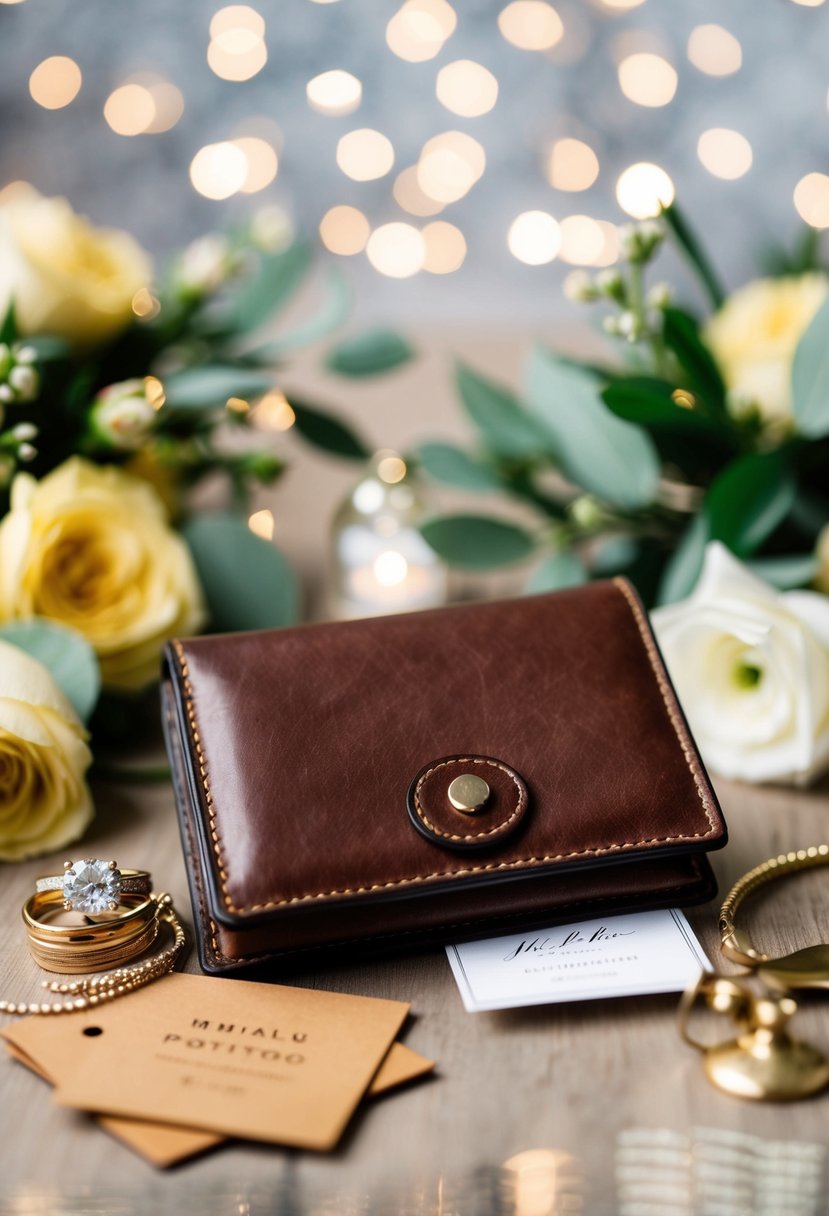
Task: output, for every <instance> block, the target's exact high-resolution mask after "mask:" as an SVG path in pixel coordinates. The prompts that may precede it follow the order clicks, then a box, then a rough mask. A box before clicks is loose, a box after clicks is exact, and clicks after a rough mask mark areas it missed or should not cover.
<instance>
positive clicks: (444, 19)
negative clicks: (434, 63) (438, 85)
mask: <svg viewBox="0 0 829 1216" xmlns="http://www.w3.org/2000/svg"><path fill="white" fill-rule="evenodd" d="M457 23H458V18H457V16H456V14H455V10H454V9H453V8H452V6H451V5H450V4H448V3H447V0H406V3H405V4H404V5H403V7H402V8H399V9H398V10H397V12H396V13H395V14H394V16H393V17H392V18H391V20H390V21H389V23H388V25H387V26H386V43H387V44H388V47H389V49H390V50H391V51H393V52H394V53H395V55H397V56H399V58H400V59H405V60H407V61H408V62H409V63H423V62H424V61H425V60H427V59H434V57H435V56H436V55H437V54H439V53H440V51H441V50H442V49H443V44H444V43H445V42H446V40H447V38H450V37H451V36H452V34H453V33H454V31H455V26H456V25H457Z"/></svg>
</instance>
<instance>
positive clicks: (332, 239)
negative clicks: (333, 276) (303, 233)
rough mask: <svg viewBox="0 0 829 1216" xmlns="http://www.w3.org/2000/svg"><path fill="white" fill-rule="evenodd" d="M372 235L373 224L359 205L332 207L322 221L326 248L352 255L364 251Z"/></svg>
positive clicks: (322, 238) (321, 226) (321, 237)
mask: <svg viewBox="0 0 829 1216" xmlns="http://www.w3.org/2000/svg"><path fill="white" fill-rule="evenodd" d="M370 235H371V225H370V224H369V222H368V220H367V219H366V217H365V216H364V215H363V213H362V211H360V210H358V208H357V207H347V206H345V205H343V206H340V207H332V208H331V209H330V211H326V213H325V215H324V216H323V217H322V220H321V222H320V239H321V241H322V243H323V245H324V246H325V248H326V249H330V251H331V252H332V253H339V254H341V255H343V256H344V257H350V256H352V255H353V254H355V253H362V252H363V250H364V249H365V247H366V243H367V241H368V238H369V236H370Z"/></svg>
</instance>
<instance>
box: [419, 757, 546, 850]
mask: <svg viewBox="0 0 829 1216" xmlns="http://www.w3.org/2000/svg"><path fill="white" fill-rule="evenodd" d="M407 801H408V809H409V818H410V819H411V821H412V823H413V824H414V826H415V827H416V828H417V830H418V832H420V834H421V835H422V836H425V837H426V839H427V840H430V841H431V842H432V844H437V845H440V846H441V848H444V849H457V850H459V851H462V852H466V851H468V850H473V849H484V848H487V847H490V846H493V845H496V844H498V843H499V842H500V841H501V840H504V839H505V837H507V836H511V835H512V834H513V832H515V831H517V829H518V828H519V826H520V825H521V823H522V821H523V819H524V815H525V814H526V811H527V803H528V801H529V797H528V794H527V787H526V785H525V784H524V782H523V780H522V779H521V777H519V775H518V773H516V771H515V769H513V768H510V766H509V765H508V764H505V763H504V762H503V760H497V759H495V758H494V757H492V756H472V755H465V756H444V757H443V758H442V759H440V760H433V761H432V762H431V763H430V764H427V765H426V766H425V767H424V768H422V769H421V770H420V772H419V773H418V774H417V776H416V777H415V778H414V780H413V781H412V783H411V785H410V786H409V794H408V800H407Z"/></svg>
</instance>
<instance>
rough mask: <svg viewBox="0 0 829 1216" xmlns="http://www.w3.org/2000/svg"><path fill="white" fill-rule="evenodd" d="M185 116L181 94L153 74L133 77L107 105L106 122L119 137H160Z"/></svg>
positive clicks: (106, 102) (107, 100) (121, 86)
mask: <svg viewBox="0 0 829 1216" xmlns="http://www.w3.org/2000/svg"><path fill="white" fill-rule="evenodd" d="M183 113H184V98H183V97H182V95H181V90H180V89H177V88H176V86H175V85H174V84H171V83H170V81H169V80H164V79H163V77H161V76H156V75H155V74H154V73H152V72H142V73H140V74H137V75H135V76H131V77H130V78H129V79H128V80H126V81H125V82H124V83H123V84H122V85H119V87H118V88H117V89H113V91H112V92H111V93H110V95H109V97H107V99H106V101H105V103H104V118H105V119H106V121H107V124H108V125H109V126H110V127H111V129H112V130H113V131H114V132H115V134H116V135H125V136H132V135H158V134H161V133H162V132H163V131H169V130H170V129H171V128H172V127H174V126H175V125H176V123H177V122H178V120H179V119H180V118H181V116H182V114H183Z"/></svg>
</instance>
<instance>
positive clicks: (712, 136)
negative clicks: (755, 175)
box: [697, 127, 753, 181]
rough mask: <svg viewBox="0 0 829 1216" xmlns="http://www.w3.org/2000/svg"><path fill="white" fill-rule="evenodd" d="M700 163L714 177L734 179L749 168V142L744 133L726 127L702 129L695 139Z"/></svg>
mask: <svg viewBox="0 0 829 1216" xmlns="http://www.w3.org/2000/svg"><path fill="white" fill-rule="evenodd" d="M697 156H698V157H699V159H700V163H701V164H702V165H703V166H704V168H706V169H707V170H708V172H709V173H710V174H712V175H713V176H714V177H721V178H723V179H724V180H725V181H736V179H737V178H738V177H743V176H744V175H745V174H746V173H748V171H749V169H750V168H751V162H752V160H753V155H752V151H751V144H750V143H749V142H748V140H747V139H746V137H745V135H741V134H740V132H739V131H732V130H730V129H729V128H727V127H712V128H711V129H710V130H709V131H703V133H702V135H700V137H699V140H698V141H697Z"/></svg>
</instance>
